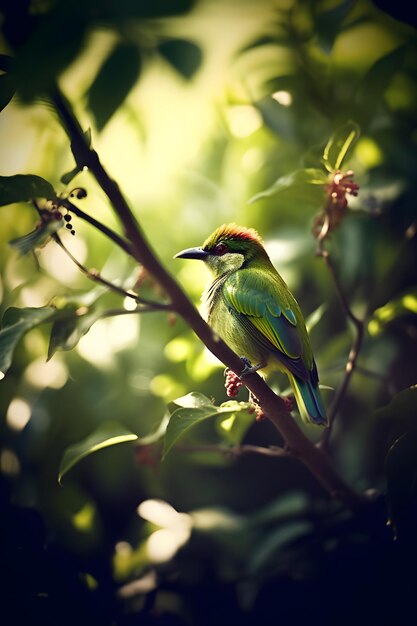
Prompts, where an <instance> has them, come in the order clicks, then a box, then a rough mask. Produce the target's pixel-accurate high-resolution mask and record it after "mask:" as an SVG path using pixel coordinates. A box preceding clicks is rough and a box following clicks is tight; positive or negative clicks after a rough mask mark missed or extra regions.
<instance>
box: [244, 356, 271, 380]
mask: <svg viewBox="0 0 417 626" xmlns="http://www.w3.org/2000/svg"><path fill="white" fill-rule="evenodd" d="M240 358H241V360H242V362H243V365H244V368H243V370H242V371H241V372H240V379H242V378H244V377H245V376H247V375H248V374H254V373H255V372H257V371H258V370H260V369H262V368H263V367H265V363H262V362H261V363H257V364H256V365H252V363H251V362H250V361H249V359H248V358H246V357H245V356H241V357H240Z"/></svg>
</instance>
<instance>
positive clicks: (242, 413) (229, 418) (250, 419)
mask: <svg viewBox="0 0 417 626" xmlns="http://www.w3.org/2000/svg"><path fill="white" fill-rule="evenodd" d="M220 408H230V410H233V409H234V411H233V413H231V415H226V416H225V415H221V416H219V419H218V420H217V424H216V426H217V430H218V431H219V433H220V434H221V436H222V437H223V438H224V439H225V440H226V441H227V442H228V443H230V444H232V445H239V444H240V443H241V442H242V440H243V438H244V436H245V435H246V433H247V432H248V430H249V428H250V427H251V426H252V424H253V423H254V421H255V415H254V411H253V405H252V404H251V403H250V402H236V401H232V402H225V403H224V404H222V405H221V407H220Z"/></svg>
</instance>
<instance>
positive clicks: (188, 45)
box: [158, 39, 203, 80]
mask: <svg viewBox="0 0 417 626" xmlns="http://www.w3.org/2000/svg"><path fill="white" fill-rule="evenodd" d="M158 50H159V53H160V54H161V55H162V56H163V57H164V58H165V59H166V60H167V61H168V62H169V63H170V64H171V65H172V67H174V68H175V69H176V70H177V72H178V73H179V74H181V76H183V77H184V78H186V79H187V80H190V79H191V78H192V77H193V76H194V74H195V73H196V71H197V70H198V68H199V67H200V65H201V61H202V58H203V55H202V52H201V49H200V47H199V46H197V44H195V43H193V42H192V41H188V40H186V39H170V40H168V41H163V42H162V43H160V44H159V46H158Z"/></svg>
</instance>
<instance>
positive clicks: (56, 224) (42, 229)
mask: <svg viewBox="0 0 417 626" xmlns="http://www.w3.org/2000/svg"><path fill="white" fill-rule="evenodd" d="M61 226H62V222H61V221H60V220H53V221H51V222H47V223H44V224H40V226H38V228H35V230H32V231H31V232H30V233H28V234H27V235H23V236H22V237H17V239H12V240H11V241H9V245H10V246H12V248H15V249H16V250H17V251H18V252H19V253H20V254H23V255H24V254H27V253H28V252H30V251H31V250H34V249H35V248H37V247H39V246H42V245H43V244H44V243H46V241H47V240H48V239H49V237H50V236H51V235H52V233H56V232H57V230H59V228H60V227H61Z"/></svg>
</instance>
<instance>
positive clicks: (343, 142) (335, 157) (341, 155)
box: [323, 120, 360, 172]
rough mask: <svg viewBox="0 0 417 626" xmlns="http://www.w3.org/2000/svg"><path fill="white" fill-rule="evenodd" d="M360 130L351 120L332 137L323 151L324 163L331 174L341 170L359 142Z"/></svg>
mask: <svg viewBox="0 0 417 626" xmlns="http://www.w3.org/2000/svg"><path fill="white" fill-rule="evenodd" d="M359 135H360V128H359V126H358V125H357V124H356V122H353V121H351V120H349V121H348V122H346V123H345V124H343V125H342V126H340V127H339V128H338V129H337V130H336V131H335V132H334V133H333V135H332V136H331V137H330V139H329V141H328V142H327V144H326V147H325V148H324V151H323V163H324V165H325V167H326V168H327V170H328V171H329V172H333V171H334V170H339V169H340V168H341V167H342V164H343V161H344V160H345V159H346V158H347V157H348V155H349V152H350V150H351V149H352V148H353V146H354V144H355V143H356V141H357V140H358V138H359Z"/></svg>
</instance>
